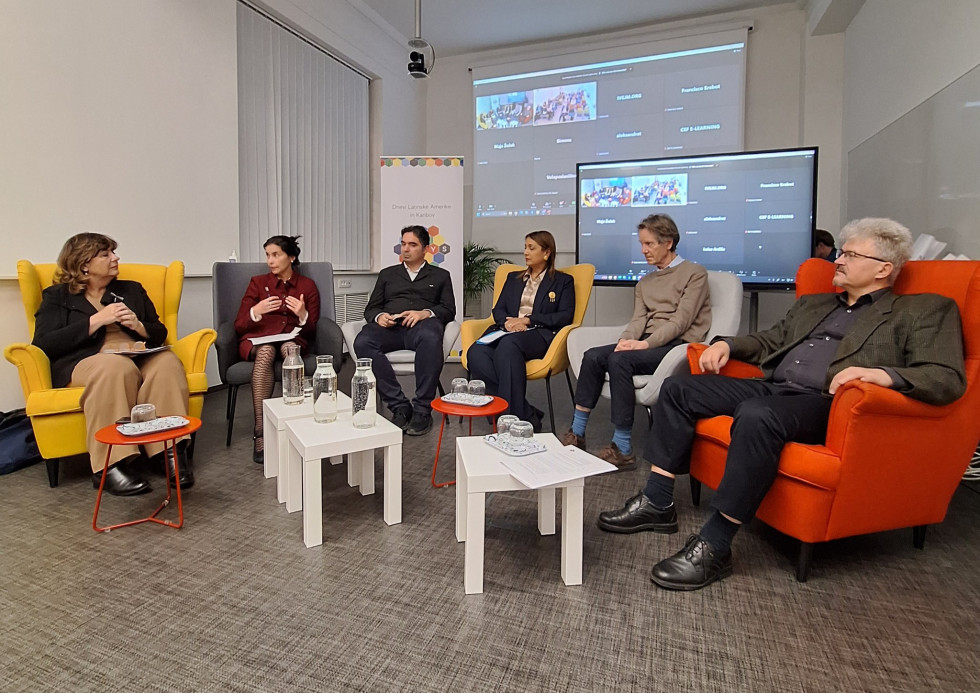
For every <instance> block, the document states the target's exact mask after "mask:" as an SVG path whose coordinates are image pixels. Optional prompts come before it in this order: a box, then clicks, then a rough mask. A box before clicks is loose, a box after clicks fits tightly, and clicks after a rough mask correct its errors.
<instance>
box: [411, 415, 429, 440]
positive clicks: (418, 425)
mask: <svg viewBox="0 0 980 693" xmlns="http://www.w3.org/2000/svg"><path fill="white" fill-rule="evenodd" d="M430 430H432V414H430V413H429V412H425V413H423V412H419V411H417V412H415V413H414V414H413V415H412V422H411V423H410V424H408V428H406V429H405V433H406V435H410V436H424V435H425V434H426V433H428V432H429V431H430Z"/></svg>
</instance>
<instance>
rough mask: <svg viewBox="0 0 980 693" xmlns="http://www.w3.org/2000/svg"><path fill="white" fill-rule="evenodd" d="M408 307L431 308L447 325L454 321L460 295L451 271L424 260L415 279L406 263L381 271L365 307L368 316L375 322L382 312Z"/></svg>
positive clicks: (404, 309)
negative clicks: (454, 290)
mask: <svg viewBox="0 0 980 693" xmlns="http://www.w3.org/2000/svg"><path fill="white" fill-rule="evenodd" d="M406 310H431V311H432V312H433V313H435V316H436V319H437V320H438V321H439V322H441V323H442V324H443V325H445V324H447V323H450V322H452V321H453V320H454V319H455V317H456V298H455V297H454V295H453V280H452V277H451V276H450V274H449V272H448V271H447V270H444V269H443V268H442V267H439V266H437V265H430V264H429V263H427V262H423V263H422V267H421V268H419V273H418V275H417V276H416V277H415V281H412V278H411V277H410V276H409V275H408V270H407V269H405V263H401V262H400V263H398V264H397V265H392V266H391V267H385V268H384V269H383V270H381V272H379V273H378V281H377V283H376V284H375V285H374V291H373V292H372V293H371V298H370V299H369V300H368V304H367V307H366V308H365V309H364V319H365V320H367V321H368V323H373V322H374V321H375V318H377V317H378V316H379V315H380V314H381V313H401V312H402V311H406Z"/></svg>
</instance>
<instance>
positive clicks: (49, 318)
mask: <svg viewBox="0 0 980 693" xmlns="http://www.w3.org/2000/svg"><path fill="white" fill-rule="evenodd" d="M110 292H111V293H110ZM112 294H116V295H117V296H121V297H122V299H123V303H125V304H126V307H127V308H129V309H130V310H132V311H133V312H134V313H136V317H138V318H139V320H140V322H142V323H143V327H145V328H146V334H147V335H148V337H147V339H146V340H144V339H143V337H141V336H140V335H139V333H137V332H133V331H132V330H130V329H127V328H126V327H123V326H122V325H120V326H119V327H120V328H122V331H123V332H125V333H126V334H127V335H128V336H130V337H132V339H133V341H145V342H146V346H148V347H151V348H152V347H158V346H161V345H162V344H163V343H164V341H165V340H166V339H167V327H166V325H164V324H163V323H162V322H160V317H159V316H158V315H157V311H156V308H155V307H154V306H153V302H152V301H151V300H150V297H149V296H147V295H146V291H145V290H144V289H143V285H142V284H140V283H139V282H131V281H126V280H123V279H113V280H112V281H111V282H110V283H109V286H107V287H106V290H105V295H106V296H108V297H109V298H110V300H111V298H112ZM96 312H98V311H97V310H96V308H95V306H93V305H92V304H91V303H89V302H88V299H87V298H85V294H84V293H80V294H72V293H69V292H68V285H67V284H55V285H53V286H49V287H48V288H47V289H45V290H44V292H43V293H42V294H41V307H40V308H38V309H37V313H35V314H34V319H35V323H34V340H33V342H32V344H34V346H36V347H38V348H40V349H41V351H43V352H44V353H45V354H47V357H48V358H49V359H50V360H51V384H52V385H53V386H54V387H65V386H66V385H68V383H69V381H70V380H71V372H72V371H73V370H75V365H76V364H77V363H78V362H79V361H81V360H82V359H84V358H88V357H89V356H93V355H95V354H97V353H99V350H100V349H101V348H102V343H103V342H104V341H105V332H106V328H105V327H100V328H99V329H98V330H96V331H95V332H94V333H93V334H91V335H90V334H89V333H88V330H89V318H90V317H92V316H93V315H95V314H96Z"/></svg>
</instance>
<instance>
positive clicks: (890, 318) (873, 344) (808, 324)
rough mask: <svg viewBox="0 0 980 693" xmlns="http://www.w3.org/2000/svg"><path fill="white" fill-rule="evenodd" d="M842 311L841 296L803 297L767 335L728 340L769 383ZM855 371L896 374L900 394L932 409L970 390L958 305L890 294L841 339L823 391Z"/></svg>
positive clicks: (734, 354) (927, 296)
mask: <svg viewBox="0 0 980 693" xmlns="http://www.w3.org/2000/svg"><path fill="white" fill-rule="evenodd" d="M837 305H838V298H837V295H836V294H814V295H810V296H803V297H802V298H800V299H799V300H798V301H797V302H796V303H795V304H794V305H793V307H792V308H791V309H790V311H789V312H788V313H787V314H786V317H784V318H783V319H782V320H780V321H779V322H777V323H776V324H775V325H773V327H771V328H770V329H768V330H764V331H762V332H756V333H755V334H751V335H747V336H744V337H732V338H728V339H729V343H730V344H731V346H732V354H731V355H732V358H736V359H741V360H743V361H749V362H751V363H755V364H758V365H759V367H760V368H762V371H763V373H765V377H766V378H767V379H770V378H772V375H773V372H774V371H775V369H776V366H777V365H779V362H780V360H781V359H782V358H783V356H784V355H785V354H786V352H788V351H789V350H790V349H792V348H793V347H795V346H796V345H797V344H799V343H800V342H802V341H803V340H804V339H805V338H806V337H807V335H809V334H810V332H812V331H813V329H814V328H815V327H816V326H817V325H818V324H819V323H820V321H821V320H823V319H824V318H825V317H827V315H828V314H829V313H830V312H831V311H832V310H834V308H836V307H837ZM850 366H860V367H863V368H892V369H894V370H895V372H896V373H898V374H899V375H900V376H901V377H902V378H904V379H905V385H904V386H902V387H899V388H896V389H897V390H898V391H899V392H902V393H903V394H905V395H908V396H909V397H912V398H913V399H917V400H921V401H923V402H926V403H928V404H949V403H950V402H953V401H954V400H956V399H957V398H959V397H960V396H961V395H962V394H963V393H964V392H965V391H966V374H965V367H964V363H963V332H962V326H961V324H960V314H959V309H958V308H957V307H956V303H955V302H954V301H952V300H950V299H948V298H946V297H943V296H938V295H936V294H909V295H898V294H895V293H892V292H891V291H888V292H886V293H885V294H883V295H882V296H881V297H879V298H878V299H877V300H876V301H874V302H873V303H872V304H871V305H870V306H868V307H867V308H865V309H863V310H862V311H861V313H860V315H859V317H858V318H857V322H855V324H854V325H853V327H852V328H851V329H850V330H849V331H848V333H847V334H846V335H844V338H843V339H842V340H841V343H840V346H839V347H838V349H837V354H836V355H835V357H834V360H833V361H832V362H831V364H830V369H829V370H828V371H827V378H826V380H825V381H824V392H825V393H827V388H828V387H829V386H830V382H831V380H833V378H834V376H835V375H837V373H839V372H840V371H842V370H844V369H845V368H848V367H850Z"/></svg>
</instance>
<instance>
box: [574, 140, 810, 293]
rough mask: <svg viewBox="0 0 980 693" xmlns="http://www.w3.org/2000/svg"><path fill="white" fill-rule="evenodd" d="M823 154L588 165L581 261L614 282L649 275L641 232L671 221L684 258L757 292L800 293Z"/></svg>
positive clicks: (582, 169)
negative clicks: (652, 223) (644, 226)
mask: <svg viewBox="0 0 980 693" xmlns="http://www.w3.org/2000/svg"><path fill="white" fill-rule="evenodd" d="M816 161H817V150H816V148H810V149H796V150H783V151H778V152H747V153H741V154H724V155H709V156H696V157H684V158H670V159H656V160H643V161H626V162H619V163H605V162H602V163H592V164H580V165H579V166H578V188H579V210H578V238H577V261H578V262H589V263H592V264H593V265H595V266H596V275H595V279H596V281H597V282H601V283H604V284H616V283H632V282H635V281H637V280H638V279H640V278H641V277H642V276H643V275H645V274H646V273H647V272H648V271H649V265H647V263H646V259H645V258H644V257H643V254H642V253H641V252H640V245H639V242H638V241H637V231H636V227H637V224H639V222H640V221H642V220H643V219H644V218H645V217H647V216H649V215H650V214H668V215H670V217H671V218H672V219H673V220H674V221H675V222H676V224H677V228H678V230H679V231H680V236H681V240H680V244H679V246H678V253H679V254H680V255H681V256H682V257H684V258H685V259H687V260H692V261H693V262H696V263H698V264H700V265H703V266H704V267H706V268H707V269H711V270H723V271H728V272H734V273H735V274H737V275H738V276H739V277H741V278H742V281H743V283H745V284H746V285H751V286H756V287H757V286H763V287H765V286H767V285H768V286H769V287H770V288H779V285H783V286H786V285H792V284H793V282H794V281H795V277H796V270H797V268H798V267H799V265H800V263H801V262H803V260H805V259H806V258H808V257H810V252H811V244H812V239H813V223H814V222H813V219H814V209H815V207H814V205H815V203H816V195H815V192H816V191H815V176H816Z"/></svg>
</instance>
